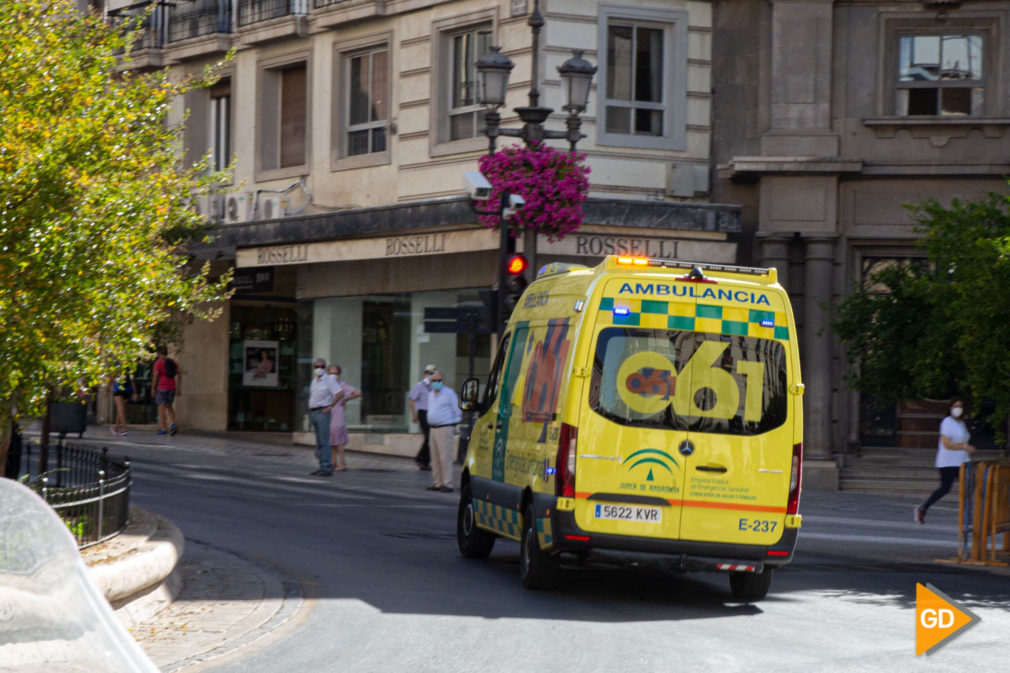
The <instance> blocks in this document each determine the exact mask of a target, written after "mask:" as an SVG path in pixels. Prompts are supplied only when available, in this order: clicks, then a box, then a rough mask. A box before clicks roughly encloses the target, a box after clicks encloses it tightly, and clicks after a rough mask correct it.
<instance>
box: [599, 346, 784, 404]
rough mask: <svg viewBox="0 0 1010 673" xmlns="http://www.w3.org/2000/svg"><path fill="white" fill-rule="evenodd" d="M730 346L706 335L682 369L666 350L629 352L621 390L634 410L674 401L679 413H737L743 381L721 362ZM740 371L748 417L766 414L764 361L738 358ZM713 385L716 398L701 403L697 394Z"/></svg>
mask: <svg viewBox="0 0 1010 673" xmlns="http://www.w3.org/2000/svg"><path fill="white" fill-rule="evenodd" d="M728 347H729V344H728V343H725V342H721V341H705V342H702V343H701V344H700V345H699V346H698V350H696V351H695V352H694V355H692V356H691V359H690V360H688V361H687V364H685V365H684V368H683V369H681V370H680V371H679V372H678V371H677V368H676V366H675V365H674V363H672V362H671V361H670V360H669V358H667V357H666V356H665V355H662V354H661V353H655V352H651V351H645V352H641V353H634V354H633V355H631V356H629V357H628V358H627V359H626V360H625V361H624V362H623V363H622V364H621V366H620V368H619V369H618V370H617V392H618V395H619V396H620V398H621V400H623V401H624V403H625V404H627V405H628V407H629V408H631V410H632V411H635V412H637V413H640V414H644V415H649V416H651V415H654V414H657V413H659V412H660V411H663V409H665V408H666V407H667V406H669V405H670V404H671V403H672V404H673V410H674V413H676V414H677V415H678V416H695V417H705V418H732V417H733V416H736V414H737V410H738V409H739V408H740V385H739V384H738V383H737V380H738V379H737V378H734V376H733V374H731V373H730V372H728V371H727V370H725V369H723V368H722V367H720V366H717V365H716V362H717V361H718V360H719V359H720V358H721V357H722V354H723V352H725V350H726V349H727V348H728ZM735 371H736V373H737V374H738V375H741V376H743V378H744V385H743V388H744V420H745V421H760V420H761V391H762V389H763V388H764V372H765V368H764V365H763V364H762V363H760V362H751V361H747V360H737V361H736V363H735ZM705 390H707V391H711V393H712V394H713V395H714V397H715V401H714V404H712V405H711V406H709V407H708V408H704V409H703V408H702V407H700V406H698V401H697V394H698V393H699V392H701V391H705Z"/></svg>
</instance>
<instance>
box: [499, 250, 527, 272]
mask: <svg viewBox="0 0 1010 673" xmlns="http://www.w3.org/2000/svg"><path fill="white" fill-rule="evenodd" d="M529 266H530V263H529V262H528V261H526V258H525V257H523V256H522V255H519V254H516V255H512V256H511V257H509V259H508V263H507V264H506V265H505V270H506V271H507V272H508V273H509V275H512V276H518V275H519V274H521V273H522V272H524V271H526V269H528V268H529Z"/></svg>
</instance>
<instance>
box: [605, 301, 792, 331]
mask: <svg viewBox="0 0 1010 673" xmlns="http://www.w3.org/2000/svg"><path fill="white" fill-rule="evenodd" d="M674 303H675V302H669V301H656V300H653V299H642V300H641V310H640V311H637V312H636V311H629V312H628V313H627V314H626V315H616V314H614V313H613V310H614V299H613V297H604V298H603V299H602V300H601V301H600V310H601V311H609V312H611V315H612V320H613V324H614V325H622V326H628V327H640V326H643V325H645V324H646V321H645V320H643V316H657V315H659V316H666V328H667V329H677V330H685V331H694V330H695V327H696V323H697V321H698V320H699V319H708V320H718V321H720V326H721V328H720V329H719V332H720V333H721V334H734V335H738V336H748V335H749V334H750V333H751V329H750V327H751V325H754V326H755V327H757V328H759V329H762V330H768V329H770V330H773V333H772V334H773V335H774V338H775V339H780V340H782V341H789V327H788V326H786V325H780V324H775V323H776V320H775V311H762V310H759V309H753V308H752V309H748V310H747V321H746V322H744V321H742V320H729V319H723V309H724V308H725V307H723V306H718V305H715V304H689V303H687V302H684V303H677V304H676V305H677V306H678V307H680V308H681V310H683V309H685V308H690V307H693V309H694V315H693V316H686V315H671V314H670V309H671V306H673V305H674ZM762 323H765V324H764V325H763V324H762ZM767 323H771V324H772V327H768V326H767ZM646 326H647V325H646Z"/></svg>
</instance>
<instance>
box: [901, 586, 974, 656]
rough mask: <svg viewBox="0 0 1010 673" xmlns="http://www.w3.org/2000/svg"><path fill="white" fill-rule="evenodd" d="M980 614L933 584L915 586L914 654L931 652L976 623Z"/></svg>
mask: <svg viewBox="0 0 1010 673" xmlns="http://www.w3.org/2000/svg"><path fill="white" fill-rule="evenodd" d="M978 620H979V617H978V615H976V614H975V613H974V612H972V611H971V610H969V609H968V608H966V607H962V606H960V605H958V604H957V603H955V602H954V600H953V599H952V598H951V597H950V596H948V595H947V594H945V593H943V592H942V591H940V590H939V589H937V588H936V587H934V586H933V585H932V584H927V585H925V586H923V585H921V584H918V583H916V585H915V656H919V655H920V654H922V653H923V652H925V653H926V654H932V653H933V652H935V651H936V650H937V649H939V648H940V646H941V645H946V644H947V642H948V641H949V640H951V639H952V638H953V637H954V636H955V635H957V634H960V633H963V632H964V631H965V630H966V629H967V628H968V627H970V626H973V625H975V624H976V623H977V622H978Z"/></svg>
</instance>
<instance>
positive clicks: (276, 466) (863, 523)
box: [130, 444, 1010, 673]
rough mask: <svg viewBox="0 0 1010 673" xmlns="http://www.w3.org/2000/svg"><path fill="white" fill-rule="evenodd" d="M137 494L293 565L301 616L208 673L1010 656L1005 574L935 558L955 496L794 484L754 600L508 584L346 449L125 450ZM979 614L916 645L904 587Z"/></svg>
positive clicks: (893, 663)
mask: <svg viewBox="0 0 1010 673" xmlns="http://www.w3.org/2000/svg"><path fill="white" fill-rule="evenodd" d="M130 451H131V457H132V458H133V460H134V463H133V464H134V469H135V474H136V477H135V482H134V490H133V492H134V502H135V504H137V505H139V506H141V507H143V508H145V509H148V510H151V511H154V512H156V513H159V514H162V515H164V516H167V517H168V518H169V519H171V520H172V521H173V522H174V523H175V524H176V525H178V526H179V527H180V528H181V529H182V531H183V533H184V534H185V535H186V537H187V539H190V540H194V541H199V542H201V543H203V544H206V545H210V546H213V547H216V548H219V549H223V550H227V551H229V552H232V553H234V554H238V555H241V556H246V557H250V558H254V559H256V560H258V561H260V562H262V563H266V564H269V565H272V566H274V567H276V568H278V569H279V570H281V571H283V572H284V573H287V574H290V575H293V576H294V577H296V578H298V580H299V581H300V582H301V583H302V585H303V590H304V592H305V595H306V597H307V599H308V600H307V601H306V602H305V608H304V609H303V610H302V611H301V612H300V614H299V615H298V616H297V617H296V618H294V619H292V620H289V622H288V623H286V624H285V625H283V626H282V627H281V628H279V629H277V630H276V631H275V632H273V633H271V634H269V635H268V636H266V637H264V638H261V639H260V640H258V641H257V642H256V643H254V644H253V645H250V646H247V647H243V648H242V649H240V650H238V651H236V652H234V653H233V654H230V655H226V656H223V657H220V658H218V659H215V660H213V661H212V662H210V665H204V666H203V667H202V668H201V670H210V671H215V672H217V673H259V672H264V673H266V672H269V673H281V672H285V673H286V672H288V671H323V672H329V671H333V672H339V673H351V672H358V671H375V672H387V671H411V672H424V671H439V672H446V671H481V673H494V672H497V671H503V672H504V671H508V672H510V673H511V672H514V671H546V670H555V671H578V672H579V673H587V672H591V671H607V672H614V671H635V672H636V673H642V672H648V671H698V670H710V671H720V672H722V671H776V672H781V671H875V672H876V671H884V670H886V671H906V670H907V671H913V670H914V671H955V670H958V671H960V670H983V671H990V670H1003V669H1005V668H1006V667H1007V666H1008V665H1010V613H1008V606H1010V574H1008V573H1007V572H1006V571H1002V572H993V571H990V570H979V569H968V568H965V567H963V566H948V565H941V564H936V563H934V562H933V561H934V559H938V558H951V557H953V556H954V555H955V553H956V538H955V534H954V530H955V526H954V519H955V514H956V512H955V510H954V507H955V506H956V502H955V500H954V498H953V497H950V498H949V499H948V500H947V501H945V502H942V503H941V504H940V505H937V506H936V507H934V508H933V509H932V510H931V511H930V515H929V517H928V523H927V525H925V526H916V525H914V524H913V523H912V520H911V510H912V505H913V504H914V501H913V500H910V499H907V498H899V497H886V496H877V495H855V494H840V493H817V492H805V493H804V496H803V501H802V504H801V512H802V513H803V515H804V527H803V529H802V532H801V535H800V542H799V546H798V551H797V555H796V560H795V562H794V563H793V564H792V565H790V566H788V567H787V568H785V569H783V570H781V571H779V572H778V573H777V574H776V577H775V579H774V581H773V583H772V589H771V593H770V594H769V596H768V598H767V599H765V600H764V601H762V602H760V603H758V604H754V605H746V604H740V603H737V602H734V600H733V598H732V596H731V594H730V593H729V588H728V581H727V578H726V577H725V576H723V575H719V574H688V575H683V574H675V573H671V572H669V571H667V570H665V569H663V568H662V567H659V566H657V565H656V564H654V563H649V562H643V563H641V564H639V565H637V566H626V565H625V566H590V567H585V568H576V567H572V568H568V569H566V572H565V573H564V574H563V578H562V582H561V584H560V586H559V587H558V588H557V589H556V590H553V591H545V592H531V591H527V590H525V589H523V588H522V586H521V585H520V583H519V579H518V568H517V563H518V544H516V543H514V542H509V541H499V542H498V544H497V545H496V547H495V550H494V552H493V553H492V555H491V557H490V558H489V559H488V560H486V561H472V560H467V559H463V558H461V557H460V556H459V554H458V552H457V550H456V542H455V514H456V505H457V497H458V496H456V495H454V494H442V493H429V492H427V491H425V490H424V486H425V485H427V483H429V481H428V480H429V479H430V476H429V474H428V473H422V472H418V471H417V470H415V469H413V466H412V464H411V463H410V462H409V461H406V460H403V459H396V458H375V457H371V456H361V455H358V456H352V458H351V465H352V470H350V471H348V472H346V473H338V474H335V475H334V476H333V477H332V478H330V479H321V478H318V477H311V476H309V474H308V473H309V472H310V471H311V470H312V469H313V468H314V464H313V462H314V461H313V458H312V455H311V451H310V450H308V449H305V448H294V447H282V446H277V447H270V446H266V445H258V446H256V447H255V448H241V447H226V448H221V449H210V450H200V449H198V448H193V447H176V446H168V445H158V446H145V445H142V444H140V445H137V446H133V447H131V448H130ZM917 582H921V583H923V584H925V583H931V584H933V585H934V586H936V587H937V588H939V589H940V590H942V591H943V592H945V593H946V594H948V595H949V596H951V597H952V598H954V599H955V600H957V601H961V602H962V603H963V604H964V605H966V606H967V607H968V608H970V609H972V610H973V611H975V612H976V613H977V614H978V615H979V616H980V617H981V622H980V623H979V624H978V625H976V626H975V627H973V628H971V629H968V630H967V631H966V632H965V633H963V634H962V635H960V636H959V637H958V638H957V639H955V640H954V641H952V642H950V643H949V644H948V645H946V646H944V647H943V648H941V649H939V650H937V651H936V652H935V653H933V654H930V655H924V656H920V657H916V656H915V642H914V633H915V612H914V609H915V585H916V583H917Z"/></svg>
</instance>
